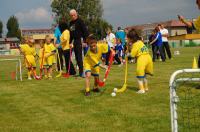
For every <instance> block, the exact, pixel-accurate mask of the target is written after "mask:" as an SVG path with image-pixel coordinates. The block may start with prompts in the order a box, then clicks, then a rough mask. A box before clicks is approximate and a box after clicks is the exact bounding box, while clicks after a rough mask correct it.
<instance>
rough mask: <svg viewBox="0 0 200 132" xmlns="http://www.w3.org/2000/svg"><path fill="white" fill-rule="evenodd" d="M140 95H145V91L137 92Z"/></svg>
mask: <svg viewBox="0 0 200 132" xmlns="http://www.w3.org/2000/svg"><path fill="white" fill-rule="evenodd" d="M137 93H138V94H144V93H145V90H139V91H137Z"/></svg>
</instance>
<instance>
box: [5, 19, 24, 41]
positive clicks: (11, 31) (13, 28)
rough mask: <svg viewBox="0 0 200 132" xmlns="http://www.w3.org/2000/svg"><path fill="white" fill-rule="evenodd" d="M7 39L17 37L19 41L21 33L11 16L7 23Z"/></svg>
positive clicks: (16, 21)
mask: <svg viewBox="0 0 200 132" xmlns="http://www.w3.org/2000/svg"><path fill="white" fill-rule="evenodd" d="M7 29H8V33H7V37H17V38H19V39H21V31H20V29H19V23H18V20H17V18H16V17H15V16H11V17H10V18H9V19H8V22H7Z"/></svg>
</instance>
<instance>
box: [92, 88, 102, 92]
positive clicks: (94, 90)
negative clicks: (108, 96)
mask: <svg viewBox="0 0 200 132" xmlns="http://www.w3.org/2000/svg"><path fill="white" fill-rule="evenodd" d="M92 91H93V92H95V93H99V92H100V90H99V88H94V89H93V90H92Z"/></svg>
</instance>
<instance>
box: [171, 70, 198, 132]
mask: <svg viewBox="0 0 200 132" xmlns="http://www.w3.org/2000/svg"><path fill="white" fill-rule="evenodd" d="M184 74H186V77H185V76H184ZM194 74H195V75H196V76H194ZM194 82H198V84H196V86H200V83H199V82H200V69H183V70H178V71H175V72H174V73H173V74H172V75H171V78H170V82H169V88H170V113H171V130H172V132H178V131H200V89H196V88H195V86H193V85H192V84H194ZM191 83H192V84H191Z"/></svg>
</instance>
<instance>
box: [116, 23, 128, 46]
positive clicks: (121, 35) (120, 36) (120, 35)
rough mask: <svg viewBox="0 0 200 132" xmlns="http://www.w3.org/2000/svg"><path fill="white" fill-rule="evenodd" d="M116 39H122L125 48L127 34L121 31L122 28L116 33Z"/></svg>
mask: <svg viewBox="0 0 200 132" xmlns="http://www.w3.org/2000/svg"><path fill="white" fill-rule="evenodd" d="M115 35H116V38H117V39H121V41H122V45H123V46H125V41H126V40H125V38H126V33H125V31H124V30H122V29H121V27H118V30H117V32H116V34H115Z"/></svg>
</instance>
